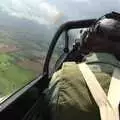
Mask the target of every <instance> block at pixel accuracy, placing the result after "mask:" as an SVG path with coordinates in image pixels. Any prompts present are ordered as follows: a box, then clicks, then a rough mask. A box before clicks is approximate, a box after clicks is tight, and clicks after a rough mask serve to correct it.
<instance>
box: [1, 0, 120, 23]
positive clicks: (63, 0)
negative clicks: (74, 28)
mask: <svg viewBox="0 0 120 120" xmlns="http://www.w3.org/2000/svg"><path fill="white" fill-rule="evenodd" d="M0 10H1V11H4V12H6V13H8V14H9V15H11V16H16V17H18V18H22V19H28V20H32V21H35V22H37V23H40V24H56V23H57V22H63V18H64V20H65V21H67V20H76V19H87V18H94V17H100V16H101V15H103V14H105V13H107V12H111V11H117V12H120V0H1V1H0Z"/></svg>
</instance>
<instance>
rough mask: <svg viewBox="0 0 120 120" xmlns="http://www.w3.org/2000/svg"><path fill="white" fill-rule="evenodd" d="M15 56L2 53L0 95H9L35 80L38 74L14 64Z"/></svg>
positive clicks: (0, 55)
mask: <svg viewBox="0 0 120 120" xmlns="http://www.w3.org/2000/svg"><path fill="white" fill-rule="evenodd" d="M12 61H14V58H13V57H11V56H9V55H7V54H0V97H2V96H6V95H9V94H10V93H13V92H15V91H16V90H18V89H20V88H21V87H23V86H24V85H25V84H27V83H28V82H30V81H31V80H33V79H34V78H35V76H36V74H35V73H34V72H33V71H30V70H26V69H24V68H22V67H20V66H18V65H16V64H14V62H12Z"/></svg>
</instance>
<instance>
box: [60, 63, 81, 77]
mask: <svg viewBox="0 0 120 120" xmlns="http://www.w3.org/2000/svg"><path fill="white" fill-rule="evenodd" d="M61 71H62V76H63V77H74V76H80V73H81V72H80V70H79V67H78V64H77V63H75V62H65V63H63V66H62V69H61Z"/></svg>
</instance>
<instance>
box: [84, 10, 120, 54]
mask: <svg viewBox="0 0 120 120" xmlns="http://www.w3.org/2000/svg"><path fill="white" fill-rule="evenodd" d="M83 46H84V47H85V48H87V49H88V50H89V51H93V52H108V53H113V54H116V55H118V54H119V55H120V14H118V13H115V12H112V13H109V14H106V15H105V16H103V17H101V18H100V19H98V20H97V21H96V22H95V23H94V24H93V25H92V27H91V28H90V29H89V31H88V34H87V38H86V40H85V41H83Z"/></svg>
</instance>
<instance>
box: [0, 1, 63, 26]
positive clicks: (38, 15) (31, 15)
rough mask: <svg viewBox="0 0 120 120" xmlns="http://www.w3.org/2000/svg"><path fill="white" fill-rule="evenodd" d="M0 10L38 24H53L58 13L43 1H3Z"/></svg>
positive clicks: (52, 6)
mask: <svg viewBox="0 0 120 120" xmlns="http://www.w3.org/2000/svg"><path fill="white" fill-rule="evenodd" d="M0 8H1V9H2V11H4V12H7V13H8V14H9V15H12V16H16V17H19V18H24V19H29V20H33V21H37V22H38V23H40V24H50V23H54V22H55V21H56V19H57V18H58V17H59V16H60V15H61V13H60V11H59V10H58V9H57V8H56V7H55V6H54V5H52V4H50V3H48V1H45V0H4V1H0Z"/></svg>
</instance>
